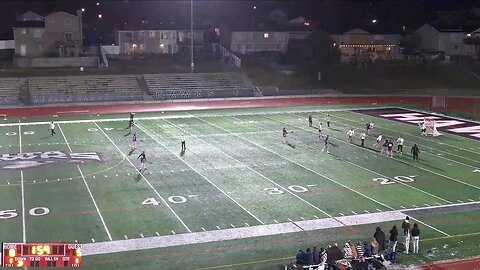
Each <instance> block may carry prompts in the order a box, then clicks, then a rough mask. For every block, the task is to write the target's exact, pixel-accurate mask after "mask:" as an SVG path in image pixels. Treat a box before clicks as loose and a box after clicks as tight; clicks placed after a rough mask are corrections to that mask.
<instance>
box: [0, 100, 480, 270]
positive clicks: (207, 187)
mask: <svg viewBox="0 0 480 270" xmlns="http://www.w3.org/2000/svg"><path fill="white" fill-rule="evenodd" d="M325 109H328V110H330V111H328V112H327V111H323V110H325ZM344 109H348V107H345V106H342V107H334V106H329V107H321V106H319V107H290V108H278V109H252V110H210V111H198V112H195V111H192V112H166V113H162V114H160V113H158V114H157V113H149V114H138V115H137V116H136V117H137V118H138V120H137V121H136V125H137V126H136V127H135V128H134V130H135V132H136V133H137V135H138V149H132V136H131V135H130V134H128V133H129V131H128V129H127V120H126V119H125V117H126V116H125V115H107V116H105V115H103V116H85V117H83V118H82V117H68V118H60V119H59V118H55V119H53V120H54V121H56V122H57V123H58V126H57V129H56V133H57V134H56V135H54V136H51V135H50V133H49V131H48V124H47V123H48V121H50V120H52V119H45V118H33V119H20V120H18V119H8V120H7V121H5V122H4V123H3V124H2V125H0V151H1V152H2V154H3V156H2V157H3V159H2V161H1V162H2V163H1V164H0V165H1V169H0V241H3V242H22V241H27V242H72V241H79V242H81V243H84V244H85V248H84V249H85V252H86V254H87V255H90V256H86V257H85V258H84V265H85V268H87V269H133V268H135V269H172V268H175V267H176V268H175V269H200V268H206V269H277V268H276V267H279V266H280V265H282V264H285V263H287V262H289V261H291V260H293V258H292V257H293V256H294V255H295V253H296V251H297V250H298V249H300V248H303V249H304V248H306V247H307V246H313V245H318V246H321V245H323V246H326V245H328V244H329V243H333V242H339V243H342V241H346V240H348V239H355V240H357V239H358V240H363V239H369V238H371V236H372V235H373V232H374V228H375V227H376V226H377V225H381V226H382V228H383V229H384V231H385V232H388V230H389V229H390V227H391V226H392V225H393V224H397V225H400V223H401V218H398V217H399V216H401V217H402V218H403V216H404V215H407V214H408V215H411V216H412V217H413V219H414V221H415V222H417V223H419V225H420V228H421V232H422V234H421V239H422V244H421V252H420V254H418V255H413V254H410V255H408V256H406V255H401V256H400V258H399V260H400V262H401V263H403V264H421V263H426V262H432V261H437V260H444V259H451V258H462V257H468V256H473V255H476V254H478V253H479V252H480V237H479V235H480V232H479V230H478V228H480V214H479V213H478V204H476V202H479V201H480V173H479V172H475V170H476V169H477V168H478V167H477V166H478V162H479V161H480V151H479V150H480V142H478V141H475V140H470V139H466V138H462V137H458V136H455V135H448V134H446V135H444V136H440V137H436V138H431V137H428V138H426V137H421V136H420V135H419V131H418V128H417V127H415V126H411V125H406V124H402V123H398V122H393V121H388V120H382V119H377V118H373V117H370V116H366V115H360V114H357V113H353V112H349V111H347V110H344ZM310 111H314V117H315V118H316V119H317V120H319V121H323V119H324V116H325V114H326V113H329V114H330V115H331V116H332V126H331V128H326V125H325V124H324V133H325V134H329V135H330V137H331V147H330V152H331V153H330V154H325V153H322V151H321V149H322V148H323V142H322V141H321V140H320V139H319V138H318V131H317V130H316V129H315V128H311V127H308V124H307V116H308V114H309V112H310ZM369 120H374V121H375V123H376V124H377V128H376V130H375V131H374V132H376V133H378V132H383V133H384V135H385V136H387V137H391V138H396V137H398V136H399V135H402V136H403V137H404V138H405V140H406V143H405V148H404V149H405V150H404V151H405V152H407V153H408V152H409V149H410V147H411V146H412V144H413V143H417V144H419V146H420V148H421V150H422V153H421V156H420V158H421V160H420V162H419V163H415V162H413V161H412V160H411V157H410V155H409V154H404V155H399V154H397V155H395V157H394V158H393V159H391V158H387V157H385V155H384V154H380V153H379V151H378V149H376V148H374V147H373V142H374V138H373V136H369V137H368V139H367V143H366V146H367V147H366V148H361V147H360V146H359V145H358V144H359V139H358V138H356V139H355V140H354V143H353V144H350V143H347V142H346V131H347V130H348V129H350V128H352V127H353V128H358V129H363V128H364V124H365V123H366V122H367V121H369ZM316 124H317V122H316V123H315V125H316ZM283 127H286V128H287V129H288V130H289V131H292V132H291V134H290V135H289V140H288V144H287V143H284V142H283V141H282V138H281V130H282V128H283ZM358 133H359V132H357V135H358ZM182 134H185V138H186V146H187V149H186V151H181V147H180V138H181V135H182ZM52 151H56V152H52ZM58 151H61V152H58ZM141 151H146V155H147V163H146V166H147V169H146V170H144V171H142V172H139V171H138V170H137V168H138V166H139V161H138V159H137V157H138V155H139V154H140V153H141ZM17 153H23V155H17ZM27 153H28V154H27ZM69 153H77V154H76V155H75V154H73V155H70V154H69ZM78 153H83V154H82V155H80V154H78ZM86 153H88V155H87V154H86ZM18 156H21V157H22V159H19V158H18ZM15 157H17V158H15ZM96 157H99V158H98V159H97V158H96ZM72 160H73V161H72ZM448 205H450V207H441V206H448ZM387 214H388V215H390V214H392V215H393V214H395V215H394V217H393V218H391V217H390V218H386V217H387V216H388V215H387ZM373 217H376V218H378V220H377V219H375V218H373ZM326 220H329V221H328V222H330V223H328V224H332V225H328V226H326V227H323V224H327V223H322V222H323V221H325V222H326ZM355 220H358V221H359V222H358V224H357V223H355V222H356V221H355ZM292 224H293V225H292ZM294 225H295V226H298V228H300V229H298V228H296V227H295V226H294ZM275 226H277V227H275ZM280 226H284V227H282V228H284V230H285V231H276V229H272V228H280ZM289 226H290V227H289ZM257 228H258V230H257ZM295 228H296V229H295ZM306 228H307V229H306ZM244 230H250V231H255V230H256V231H259V232H261V233H259V234H258V235H256V234H255V235H251V234H249V233H247V232H246V231H244ZM210 232H211V233H212V239H214V240H212V241H207V240H202V241H203V242H202V241H201V242H195V241H194V240H192V239H194V237H193V236H192V237H190V235H202V233H210ZM179 234H184V239H183V240H182V241H186V242H185V243H184V244H172V243H173V242H174V241H173V240H165V243H168V244H166V245H167V246H161V245H160V246H155V247H150V248H146V249H143V250H140V249H142V248H140V247H138V248H137V247H132V246H130V247H129V248H128V249H126V250H125V252H120V253H118V252H114V251H113V250H115V248H113V244H115V245H122V243H127V242H128V241H139V242H136V243H142V244H143V243H147V242H148V241H150V240H151V241H153V242H155V241H157V242H155V243H157V244H158V243H160V242H161V241H164V240H162V239H170V238H165V237H166V236H172V237H174V236H175V237H176V236H177V235H179ZM237 234H238V235H240V236H239V237H236V236H234V235H237ZM222 235H225V236H226V237H227V238H228V237H230V238H229V239H225V241H218V239H220V238H221V237H223V236H222ZM162 237H163V238H162ZM215 237H220V238H215ZM152 239H153V240H152ZM155 239H157V240H155ZM171 239H173V238H171ZM215 239H217V240H215ZM222 239H223V238H222ZM122 241H123V242H122ZM142 241H143V242H142ZM159 241H160V242H159ZM109 243H110V244H111V246H112V249H111V252H110V251H109V250H110V249H109V248H110V244H109ZM129 243H130V242H129ZM96 244H102V245H103V244H105V246H106V247H107V251H106V252H99V253H98V252H94V251H91V252H88V251H87V250H88V248H89V247H96V246H95V245H96ZM168 245H171V246H168ZM445 245H447V247H448V248H447V247H445ZM137 249H138V250H137ZM92 250H93V249H92ZM117 251H118V250H117ZM427 251H429V252H427ZM103 253H105V254H103Z"/></svg>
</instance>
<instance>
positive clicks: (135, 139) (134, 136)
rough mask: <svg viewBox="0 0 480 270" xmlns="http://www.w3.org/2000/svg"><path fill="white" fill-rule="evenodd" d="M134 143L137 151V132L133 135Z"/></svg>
mask: <svg viewBox="0 0 480 270" xmlns="http://www.w3.org/2000/svg"><path fill="white" fill-rule="evenodd" d="M132 142H133V149H137V133H136V132H134V133H133V138H132Z"/></svg>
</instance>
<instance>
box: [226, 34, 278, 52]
mask: <svg viewBox="0 0 480 270" xmlns="http://www.w3.org/2000/svg"><path fill="white" fill-rule="evenodd" d="M220 43H221V44H222V46H224V47H225V48H227V49H228V50H230V51H232V52H233V53H239V54H250V53H258V52H279V53H284V52H286V51H287V49H288V31H285V30H281V29H272V28H270V29H263V30H260V29H257V28H243V29H242V28H237V29H235V30H230V29H228V28H225V27H224V28H223V29H220Z"/></svg>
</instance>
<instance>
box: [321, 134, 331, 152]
mask: <svg viewBox="0 0 480 270" xmlns="http://www.w3.org/2000/svg"><path fill="white" fill-rule="evenodd" d="M328 138H329V135H327V136H326V137H325V140H324V144H325V146H324V147H323V149H322V152H327V154H330V152H329V151H328V143H329V142H328Z"/></svg>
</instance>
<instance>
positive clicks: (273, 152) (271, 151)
mask: <svg viewBox="0 0 480 270" xmlns="http://www.w3.org/2000/svg"><path fill="white" fill-rule="evenodd" d="M187 113H188V112H187ZM197 119H200V120H201V121H203V122H205V123H207V124H209V125H211V126H214V127H216V128H218V129H221V130H223V131H226V132H230V131H228V130H226V129H224V128H222V127H219V126H218V125H216V124H214V123H210V122H209V121H207V120H204V119H201V118H198V117H197ZM234 119H235V118H234ZM234 136H236V137H238V138H239V139H242V140H244V141H247V142H249V143H251V144H253V145H255V146H257V147H259V148H262V149H264V150H266V151H268V152H270V153H272V154H275V155H277V156H279V157H281V158H283V159H285V160H288V161H290V162H291V163H293V164H296V165H297V166H300V167H302V168H304V169H305V170H307V171H310V172H312V173H314V174H316V175H318V176H321V177H323V178H325V179H327V180H329V181H331V182H333V183H336V184H337V185H340V186H342V187H344V188H346V189H348V190H350V191H352V192H354V193H357V194H358V195H360V196H362V197H364V198H367V199H369V200H371V201H373V202H375V203H377V204H380V205H382V206H383V207H385V208H389V209H391V210H395V209H394V208H393V207H391V206H388V205H386V204H384V203H382V202H379V201H377V200H376V199H373V198H372V197H369V196H367V195H365V194H363V193H361V192H359V191H356V190H354V189H352V188H350V187H348V186H346V185H344V184H342V183H340V182H338V181H335V180H334V179H332V178H330V177H328V176H326V175H323V174H321V173H319V172H317V171H315V170H313V169H310V168H309V167H307V166H305V165H302V164H300V163H298V162H296V161H294V160H292V159H290V158H288V157H285V156H283V155H281V154H279V153H277V152H275V151H273V150H270V149H268V148H266V147H264V146H262V145H260V144H258V143H255V142H253V141H251V140H249V139H247V138H244V137H242V136H239V135H234ZM412 219H415V218H413V217H412ZM415 220H417V221H419V220H418V219H415ZM419 223H420V221H419ZM422 224H424V223H423V222H422ZM424 225H426V224H424ZM427 227H430V228H431V229H433V230H435V231H437V232H439V233H441V234H443V235H446V236H449V234H447V233H445V232H443V231H441V230H439V229H437V228H434V227H432V226H430V225H428V226H427Z"/></svg>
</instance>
